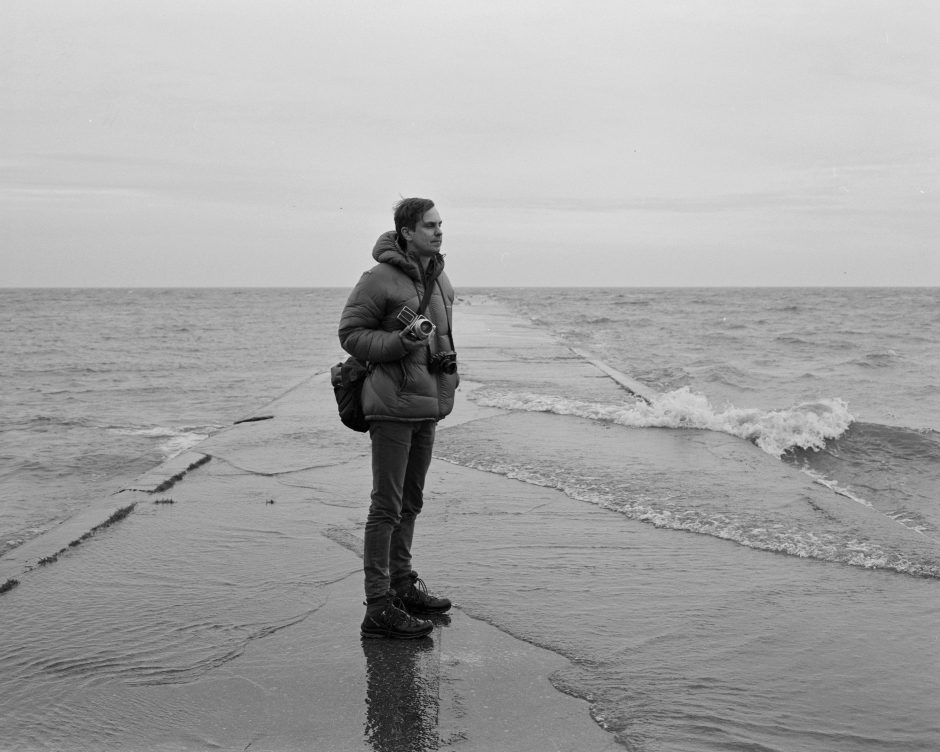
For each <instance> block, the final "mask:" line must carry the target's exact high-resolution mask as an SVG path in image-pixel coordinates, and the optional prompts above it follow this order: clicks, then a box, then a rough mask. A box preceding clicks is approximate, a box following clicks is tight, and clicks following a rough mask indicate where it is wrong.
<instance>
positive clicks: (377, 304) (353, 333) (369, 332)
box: [339, 272, 408, 363]
mask: <svg viewBox="0 0 940 752" xmlns="http://www.w3.org/2000/svg"><path fill="white" fill-rule="evenodd" d="M383 287H384V285H382V284H381V282H380V281H379V280H378V279H377V278H376V275H374V274H372V273H371V272H366V273H365V274H363V275H362V277H361V278H360V279H359V282H358V283H357V284H356V286H355V287H354V288H353V291H352V292H351V293H350V294H349V299H348V300H347V301H346V306H345V308H343V314H342V316H341V317H340V322H339V342H340V345H342V348H343V349H344V350H345V351H346V352H348V353H349V354H350V355H353V356H355V357H357V358H359V360H366V361H369V362H372V363H388V362H391V361H395V360H401V359H402V358H403V357H405V356H406V355H407V354H408V351H407V350H406V349H405V346H404V344H402V341H401V338H400V337H399V336H398V331H399V330H398V329H394V330H391V331H389V330H386V329H384V328H383V322H384V320H385V292H384V290H383Z"/></svg>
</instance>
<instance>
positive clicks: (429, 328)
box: [415, 319, 434, 338]
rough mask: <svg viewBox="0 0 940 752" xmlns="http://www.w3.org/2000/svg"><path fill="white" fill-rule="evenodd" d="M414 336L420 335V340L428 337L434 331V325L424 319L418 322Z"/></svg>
mask: <svg viewBox="0 0 940 752" xmlns="http://www.w3.org/2000/svg"><path fill="white" fill-rule="evenodd" d="M415 329H416V332H415V333H416V334H418V335H420V336H421V337H422V338H424V337H430V336H431V332H433V331H434V324H432V323H431V322H430V321H428V320H427V319H425V320H424V321H419V322H418V325H417V326H416V327H415Z"/></svg>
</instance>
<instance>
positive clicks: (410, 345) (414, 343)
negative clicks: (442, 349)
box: [398, 332, 425, 353]
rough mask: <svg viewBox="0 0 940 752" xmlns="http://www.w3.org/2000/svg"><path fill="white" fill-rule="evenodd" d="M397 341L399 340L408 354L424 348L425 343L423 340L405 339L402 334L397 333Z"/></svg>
mask: <svg viewBox="0 0 940 752" xmlns="http://www.w3.org/2000/svg"><path fill="white" fill-rule="evenodd" d="M398 339H400V340H401V343H402V345H403V346H404V348H405V349H406V350H407V351H408V352H409V353H413V352H415V351H416V350H420V349H421V348H422V347H424V346H425V342H424V341H423V340H414V339H412V338H411V337H406V336H404V332H399V333H398Z"/></svg>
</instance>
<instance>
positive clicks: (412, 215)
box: [395, 198, 434, 250]
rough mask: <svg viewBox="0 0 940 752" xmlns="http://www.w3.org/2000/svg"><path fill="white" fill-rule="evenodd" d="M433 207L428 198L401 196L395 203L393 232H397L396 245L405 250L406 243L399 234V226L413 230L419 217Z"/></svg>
mask: <svg viewBox="0 0 940 752" xmlns="http://www.w3.org/2000/svg"><path fill="white" fill-rule="evenodd" d="M433 208H434V202H433V201H431V199H429V198H403V199H402V200H401V201H399V202H398V203H397V204H395V232H396V233H397V234H398V238H397V241H398V247H399V248H401V249H402V250H405V247H406V246H407V243H406V242H405V239H404V238H403V237H402V235H401V228H402V227H407V228H408V229H409V230H414V229H415V228H416V227H417V226H418V222H420V221H421V218H422V217H423V216H424V215H425V214H427V213H428V212H429V211H431V209H433Z"/></svg>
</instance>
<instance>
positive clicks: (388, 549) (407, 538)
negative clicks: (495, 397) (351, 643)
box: [362, 420, 437, 600]
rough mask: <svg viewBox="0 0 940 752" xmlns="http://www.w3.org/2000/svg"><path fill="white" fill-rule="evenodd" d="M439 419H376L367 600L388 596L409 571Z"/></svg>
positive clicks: (366, 563) (366, 544)
mask: <svg viewBox="0 0 940 752" xmlns="http://www.w3.org/2000/svg"><path fill="white" fill-rule="evenodd" d="M436 428H437V422H436V421H433V420H425V421H421V422H419V423H399V422H396V421H390V420H382V421H376V422H374V423H372V424H371V425H370V426H369V435H370V436H371V437H372V504H371V506H370V507H369V516H368V517H367V518H366V531H365V541H364V546H363V557H362V558H363V569H364V570H365V580H366V599H367V600H370V599H373V598H381V597H384V596H385V594H386V593H388V591H389V588H390V587H391V584H392V583H393V582H398V581H399V580H402V579H405V578H407V576H408V575H409V573H410V572H411V541H412V538H413V537H414V530H415V518H416V517H417V516H418V514H419V513H420V512H421V507H422V505H423V504H424V477H425V475H427V472H428V467H429V466H430V464H431V451H432V449H433V448H434V432H435V430H436Z"/></svg>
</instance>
